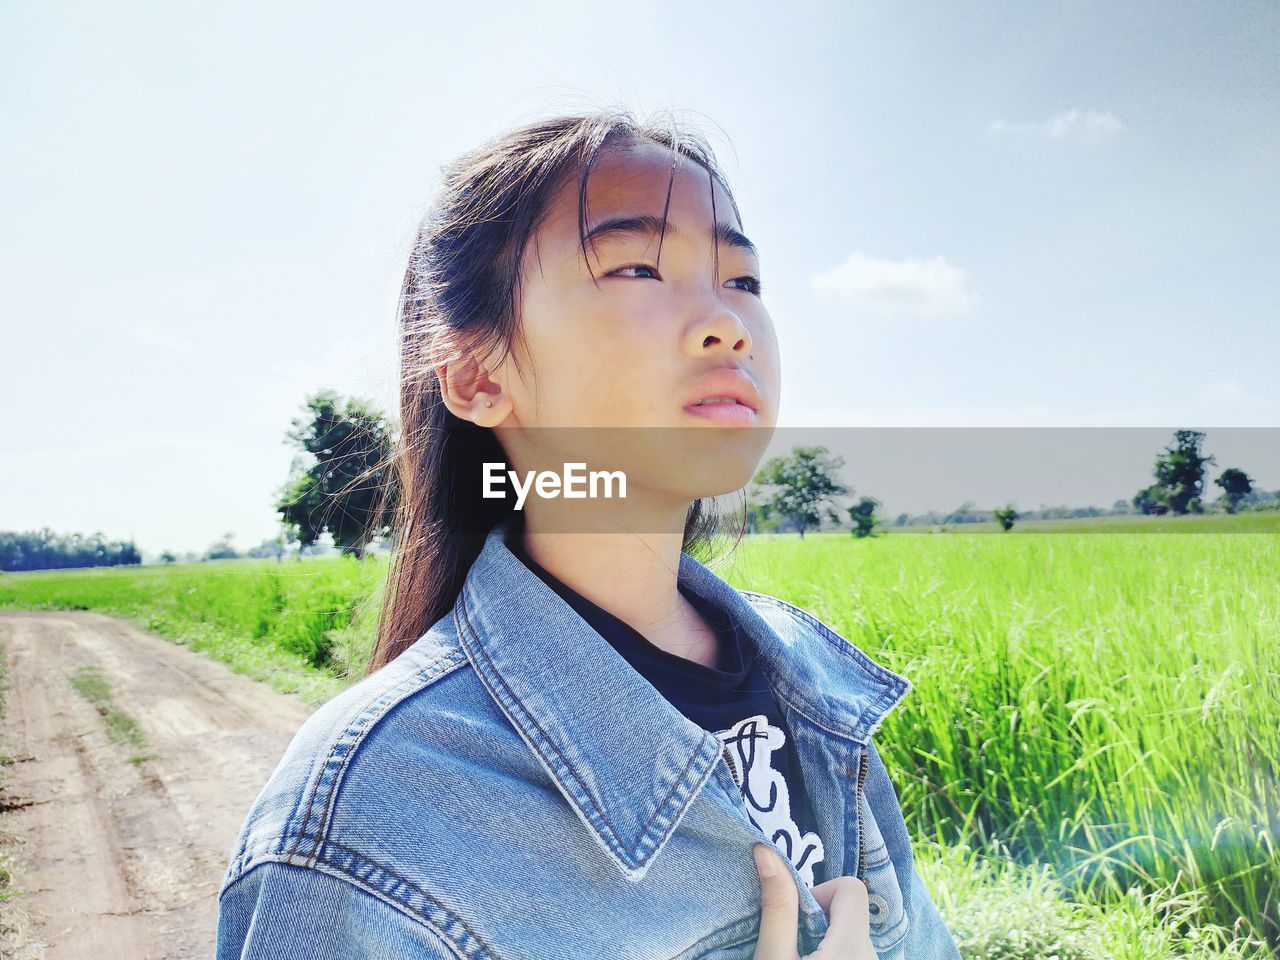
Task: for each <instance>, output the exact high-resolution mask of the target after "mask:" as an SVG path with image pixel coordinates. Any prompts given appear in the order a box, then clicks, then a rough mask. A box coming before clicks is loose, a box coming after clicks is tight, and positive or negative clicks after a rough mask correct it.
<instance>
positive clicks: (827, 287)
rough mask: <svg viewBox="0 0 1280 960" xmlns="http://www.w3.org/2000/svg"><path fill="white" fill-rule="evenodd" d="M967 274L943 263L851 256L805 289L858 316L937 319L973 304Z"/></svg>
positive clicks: (940, 259) (964, 310)
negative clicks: (853, 310)
mask: <svg viewBox="0 0 1280 960" xmlns="http://www.w3.org/2000/svg"><path fill="white" fill-rule="evenodd" d="M968 282H969V277H968V274H966V273H965V271H963V270H961V269H960V268H959V267H956V266H953V265H951V264H950V263H948V262H947V260H946V258H945V257H942V256H937V257H931V258H929V259H918V258H915V257H908V258H906V259H905V260H882V259H879V258H877V257H869V256H867V255H866V254H864V253H860V252H858V251H856V250H855V251H854V252H853V253H851V254H849V257H848V259H846V260H845V262H844V263H842V264H840V265H839V266H838V267H835V268H833V269H831V270H827V271H826V272H824V273H819V274H816V275H815V276H814V277H813V278H812V279H811V280H810V281H809V286H810V287H811V288H812V289H813V290H814V292H815V293H817V294H818V295H819V296H820V297H823V298H826V299H829V300H836V301H839V302H840V303H844V304H846V305H848V306H851V307H855V308H857V309H859V310H870V311H876V312H890V313H906V314H913V315H915V316H922V317H938V316H946V315H951V314H963V313H967V312H968V311H969V310H970V309H971V308H972V307H973V305H974V303H975V299H974V297H973V296H972V294H970V292H969V290H968Z"/></svg>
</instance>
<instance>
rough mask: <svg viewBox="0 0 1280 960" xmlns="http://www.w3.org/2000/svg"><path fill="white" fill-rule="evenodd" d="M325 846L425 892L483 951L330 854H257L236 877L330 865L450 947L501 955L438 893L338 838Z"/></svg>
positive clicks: (466, 953) (334, 871)
mask: <svg viewBox="0 0 1280 960" xmlns="http://www.w3.org/2000/svg"><path fill="white" fill-rule="evenodd" d="M271 839H272V840H287V839H289V838H288V836H279V837H272V838H271ZM308 839H310V838H308ZM323 845H324V846H332V847H335V848H337V849H340V850H342V851H343V852H344V853H347V854H348V855H349V856H350V857H351V858H352V859H353V860H358V861H360V862H361V863H363V864H366V865H368V866H369V867H371V868H372V869H373V870H376V871H379V872H381V873H384V874H386V875H387V876H388V877H391V878H393V879H394V880H395V881H396V882H397V883H401V884H403V885H404V886H406V887H408V888H409V889H411V890H413V891H415V892H416V893H419V894H421V896H422V897H423V899H424V900H428V901H430V902H431V903H432V904H434V905H435V906H436V908H437V909H439V911H440V912H441V913H442V914H444V915H445V916H446V917H448V919H449V922H450V923H455V924H457V925H458V926H459V927H461V928H462V929H463V930H465V931H466V933H467V936H469V937H472V938H474V940H475V941H476V943H477V944H478V945H479V947H478V949H479V951H480V952H479V953H477V952H476V951H475V950H473V949H471V948H469V947H464V946H462V945H461V944H459V943H458V942H457V938H456V937H455V936H454V935H453V934H450V933H449V932H448V931H446V930H445V929H444V928H443V927H441V926H440V925H439V924H438V923H437V922H436V921H434V920H432V919H431V918H430V917H428V916H427V915H426V914H424V913H423V912H422V911H421V910H418V909H417V908H416V907H414V906H413V905H412V904H409V903H406V902H405V901H404V900H403V899H401V898H400V897H397V896H395V895H393V894H391V893H390V892H388V891H386V890H383V889H382V888H381V887H378V886H377V885H375V884H373V883H371V882H369V881H368V880H366V879H365V878H363V877H361V876H359V875H357V874H354V873H352V872H351V871H350V870H348V869H346V868H345V867H344V866H342V865H341V864H339V863H336V862H335V861H333V860H332V859H330V858H328V857H324V858H320V859H317V860H316V861H315V862H314V863H312V862H310V857H309V856H308V857H307V858H306V859H307V861H308V862H304V863H298V862H297V859H296V857H294V856H293V855H291V854H271V855H267V856H264V857H261V858H260V859H259V858H258V857H256V856H255V857H253V858H252V860H253V863H252V866H250V867H248V868H247V869H244V870H242V871H241V872H240V874H239V875H238V876H237V877H236V880H239V879H241V878H242V877H244V876H247V875H248V873H249V872H250V870H252V869H253V867H257V866H260V865H262V864H264V863H287V864H290V865H291V866H296V867H301V868H302V869H304V870H316V869H319V868H320V867H328V868H329V869H328V870H322V871H321V872H323V873H328V874H329V875H330V876H337V877H338V878H339V879H341V880H344V881H346V882H348V883H351V884H352V885H353V886H356V887H359V888H360V889H362V890H364V891H365V892H366V893H368V894H369V895H370V896H375V897H377V898H378V899H379V900H382V901H383V902H384V903H387V904H388V905H390V906H393V907H395V908H396V909H398V910H400V911H401V912H402V913H405V914H407V915H409V916H411V917H412V918H413V919H415V920H417V921H419V922H420V923H422V924H423V925H424V926H426V927H428V928H429V929H431V930H432V931H433V932H435V933H436V934H438V935H439V936H440V937H441V938H442V939H443V940H444V941H445V942H446V943H448V944H449V946H450V948H453V949H456V950H458V951H461V953H462V954H463V955H464V956H467V957H477V958H493V960H497V954H495V953H494V952H493V951H492V950H491V949H490V947H489V945H488V944H486V943H485V941H484V939H483V938H482V937H481V936H479V935H478V934H477V933H476V932H475V931H473V930H472V929H471V928H470V927H468V926H467V924H466V922H465V921H464V920H462V918H460V917H459V916H458V915H457V914H455V913H454V912H453V911H452V910H450V909H449V908H448V907H446V906H445V905H444V904H443V903H441V902H440V901H439V900H437V899H436V898H435V897H434V896H432V895H431V894H430V893H428V892H427V891H426V890H423V889H422V888H421V887H419V886H417V885H416V884H414V883H412V882H411V881H409V880H406V879H405V878H404V877H401V876H400V875H398V874H397V873H395V872H394V871H392V870H389V869H387V868H386V867H384V866H381V865H380V864H378V863H375V862H374V861H372V860H369V859H368V858H366V857H364V856H362V855H361V854H359V853H357V852H356V851H355V850H352V849H351V848H349V847H345V846H343V845H342V844H340V843H335V842H334V841H332V840H330V841H325V842H324V844H323ZM233 883H234V881H233ZM232 885H233V884H227V886H226V887H224V888H223V891H222V893H220V894H219V895H218V899H219V901H221V900H222V897H223V896H224V895H225V893H226V890H227V889H229V888H230V887H231V886H232Z"/></svg>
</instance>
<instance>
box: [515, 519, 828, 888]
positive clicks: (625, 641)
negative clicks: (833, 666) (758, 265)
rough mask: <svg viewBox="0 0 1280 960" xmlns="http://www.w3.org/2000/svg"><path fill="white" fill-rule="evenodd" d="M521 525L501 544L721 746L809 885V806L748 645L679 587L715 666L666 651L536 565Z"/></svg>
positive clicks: (815, 840) (761, 820)
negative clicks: (705, 628)
mask: <svg viewBox="0 0 1280 960" xmlns="http://www.w3.org/2000/svg"><path fill="white" fill-rule="evenodd" d="M520 531H521V526H520V524H519V523H516V524H513V525H512V533H511V534H510V535H509V536H508V538H507V547H508V548H509V549H510V550H511V552H512V553H514V554H515V555H516V556H517V557H519V558H520V560H521V561H522V562H523V563H524V565H525V566H527V567H528V568H529V569H530V570H532V571H533V572H534V573H536V574H537V575H538V576H539V577H541V578H542V580H543V581H544V582H545V583H546V584H547V586H549V587H550V588H551V589H552V590H554V591H555V592H556V593H557V594H559V595H560V597H561V598H562V599H563V600H564V601H565V603H567V604H568V605H569V606H570V607H572V608H573V609H574V610H575V611H576V612H577V614H578V615H579V616H580V617H582V619H583V620H585V621H586V622H587V623H588V624H589V625H590V626H591V627H592V628H593V629H594V630H595V631H596V632H597V633H599V634H600V635H601V636H602V637H604V639H606V640H607V641H609V643H610V644H611V645H612V646H613V647H614V649H616V650H617V651H618V653H620V654H621V655H622V656H623V657H624V658H625V659H626V661H627V662H628V663H629V664H631V666H632V667H633V668H634V669H635V670H636V672H637V673H639V674H640V675H641V676H643V677H644V678H645V679H646V680H648V681H649V683H650V684H652V685H653V687H654V688H655V689H656V690H657V691H658V692H659V693H660V694H662V696H663V697H665V698H666V699H667V700H668V701H669V702H670V703H671V704H672V705H673V706H674V707H675V708H676V709H678V710H679V711H680V712H681V713H682V714H684V716H686V717H688V718H689V719H690V720H692V721H693V722H695V723H697V724H699V725H700V726H702V727H703V728H704V729H706V730H709V731H711V732H712V733H714V734H715V735H716V736H717V737H719V738H720V740H721V742H723V743H725V744H727V745H728V746H729V752H730V753H731V754H732V756H733V759H734V762H735V763H734V765H735V766H736V768H737V774H738V779H739V780H740V786H741V789H742V795H743V799H744V800H745V801H746V807H747V813H748V815H749V816H750V818H751V821H752V822H753V823H754V824H755V825H756V827H757V828H758V829H759V830H760V831H761V833H763V834H764V835H765V836H767V837H769V838H770V839H771V840H773V842H774V843H775V844H777V846H778V848H779V849H780V850H782V851H783V852H784V853H786V854H787V855H788V856H789V857H790V859H791V862H792V863H793V864H794V865H795V868H796V870H797V871H798V872H799V874H800V876H801V877H802V878H804V880H805V882H806V883H808V884H809V886H810V887H812V886H813V884H814V883H815V882H821V873H822V871H821V869H820V868H818V878H817V879H815V876H814V872H815V867H816V865H817V864H818V863H819V862H820V861H821V860H822V859H823V856H824V853H823V845H822V840H821V838H820V837H819V836H818V833H817V829H816V825H815V819H814V816H813V808H812V806H811V804H810V802H809V797H808V794H807V793H806V792H805V790H804V784H803V782H802V780H801V777H800V765H799V763H798V761H797V758H796V753H795V747H794V746H793V745H792V743H791V734H790V731H789V729H788V727H787V724H786V721H785V719H784V717H783V716H782V713H781V711H780V710H779V709H778V703H777V701H776V700H775V699H774V695H773V690H772V689H771V688H770V686H769V683H768V680H767V679H766V677H765V675H764V672H763V670H762V668H761V665H760V663H759V662H758V660H757V658H756V651H755V645H754V644H752V643H751V642H750V638H749V637H748V635H747V634H746V632H745V631H743V630H741V629H740V628H739V627H738V626H737V625H736V624H734V623H733V621H732V618H731V617H729V616H728V615H727V614H726V613H725V612H724V611H723V610H721V609H720V608H719V607H717V606H715V605H714V604H712V603H709V602H708V601H706V600H703V599H702V598H701V597H699V596H698V595H697V594H695V593H693V592H691V591H688V590H685V589H684V587H680V588H679V589H680V592H681V594H682V595H683V596H684V597H685V599H686V600H688V601H689V602H690V603H691V604H692V605H693V606H694V608H695V609H697V611H698V612H699V613H700V614H701V615H702V617H703V619H704V620H706V621H707V623H708V624H709V625H710V627H711V628H712V629H713V630H715V632H716V635H717V637H718V638H719V640H720V643H719V654H718V658H717V662H716V666H715V667H707V666H703V665H702V664H700V663H696V662H695V661H693V660H689V659H687V658H685V657H681V656H677V655H676V654H673V653H668V652H667V651H666V650H663V649H662V648H660V647H658V646H655V645H654V644H653V643H650V642H649V640H647V639H646V638H645V637H644V635H643V634H641V633H640V632H639V631H637V630H636V629H634V628H633V627H631V626H630V625H629V624H627V623H626V622H625V621H623V620H621V619H619V618H618V617H616V616H614V615H613V614H611V613H609V611H607V610H605V609H603V608H601V607H600V606H598V605H597V604H594V603H592V602H591V601H590V600H588V599H587V598H586V597H584V596H583V595H582V594H580V593H578V592H577V591H576V590H574V589H572V588H571V587H569V586H568V585H566V584H565V583H563V582H562V581H561V580H559V579H558V578H557V577H555V576H553V575H552V574H550V573H548V572H547V571H546V570H545V569H543V568H542V567H541V566H540V565H539V564H538V562H537V561H535V560H534V559H533V558H532V557H531V556H529V555H528V554H527V553H526V552H525V551H524V546H523V544H522V543H521V532H520Z"/></svg>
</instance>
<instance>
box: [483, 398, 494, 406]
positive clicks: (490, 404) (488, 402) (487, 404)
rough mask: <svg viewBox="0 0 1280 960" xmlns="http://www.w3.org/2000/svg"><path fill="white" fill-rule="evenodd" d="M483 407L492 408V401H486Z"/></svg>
mask: <svg viewBox="0 0 1280 960" xmlns="http://www.w3.org/2000/svg"><path fill="white" fill-rule="evenodd" d="M484 405H485V406H486V407H492V406H493V401H492V400H486V401H485V402H484Z"/></svg>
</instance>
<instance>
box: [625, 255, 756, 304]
mask: <svg viewBox="0 0 1280 960" xmlns="http://www.w3.org/2000/svg"><path fill="white" fill-rule="evenodd" d="M627 270H648V271H649V272H650V273H652V274H654V276H655V278H657V279H661V278H660V277H657V273H658V271H657V270H656V269H654V268H653V267H651V266H648V265H647V264H643V263H632V264H628V265H627V266H625V267H619V268H618V269H617V270H611V271H609V273H607V274H606V276H609V277H613V276H620V275H622V274H623V273H624V271H627ZM634 279H636V280H641V279H645V278H643V277H635V278H634ZM739 280H741V281H742V282H743V283H744V284H746V285H745V286H742V287H739V288H738V289H739V290H745V291H746V292H747V293H751V294H754V295H755V296H757V297H758V296H760V293H761V291H762V290H763V289H764V284H763V283H762V282H761V280H760V278H759V277H753V276H750V275H748V276H745V277H734V278H733V279H732V280H730V281H729V283H737V282H738V281H739Z"/></svg>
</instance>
